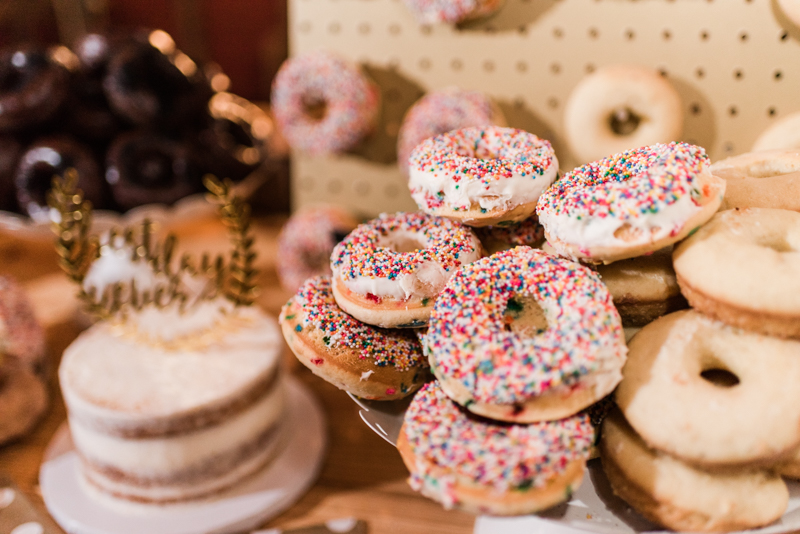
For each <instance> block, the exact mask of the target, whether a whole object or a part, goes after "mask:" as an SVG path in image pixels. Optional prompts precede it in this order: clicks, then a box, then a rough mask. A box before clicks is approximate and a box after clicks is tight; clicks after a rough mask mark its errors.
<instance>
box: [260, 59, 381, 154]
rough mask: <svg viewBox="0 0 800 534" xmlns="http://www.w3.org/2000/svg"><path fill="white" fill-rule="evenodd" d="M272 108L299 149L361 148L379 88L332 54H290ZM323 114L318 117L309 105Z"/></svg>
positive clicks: (278, 79)
mask: <svg viewBox="0 0 800 534" xmlns="http://www.w3.org/2000/svg"><path fill="white" fill-rule="evenodd" d="M271 104H272V110H273V113H274V114H275V119H276V121H277V122H278V124H279V125H280V127H281V131H282V133H283V135H284V136H285V137H286V140H287V141H288V142H289V144H290V145H292V147H293V148H296V149H299V150H303V151H306V152H309V153H311V154H327V153H336V152H342V151H344V150H348V149H350V148H352V147H353V146H355V145H356V144H357V143H358V142H359V141H360V140H361V139H362V138H363V137H364V136H365V135H366V134H367V133H369V132H370V131H371V130H372V128H373V127H374V125H375V120H376V117H377V113H378V104H379V96H378V90H377V88H376V87H375V86H374V85H373V84H372V83H371V82H370V81H368V80H367V79H366V78H365V77H364V75H362V74H361V72H360V71H359V70H358V68H356V67H355V66H353V65H351V64H350V63H348V62H346V61H344V60H343V59H341V58H339V57H336V56H334V55H333V54H329V53H327V52H313V53H310V54H305V55H302V56H297V57H294V58H290V59H288V60H286V61H285V62H284V64H283V65H282V66H281V68H280V70H279V71H278V74H277V75H276V76H275V80H274V82H273V84H272V99H271ZM315 106H316V107H319V108H321V109H322V112H323V116H322V117H321V118H319V119H316V118H314V117H312V116H311V115H310V114H309V112H308V108H309V107H315Z"/></svg>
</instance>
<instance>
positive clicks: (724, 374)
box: [700, 367, 739, 388]
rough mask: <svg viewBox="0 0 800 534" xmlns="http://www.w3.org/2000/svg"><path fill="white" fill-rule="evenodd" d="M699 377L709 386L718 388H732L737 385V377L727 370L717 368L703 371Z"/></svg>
mask: <svg viewBox="0 0 800 534" xmlns="http://www.w3.org/2000/svg"><path fill="white" fill-rule="evenodd" d="M700 377H701V378H703V380H705V381H706V382H709V383H710V384H713V385H714V386H716V387H720V388H732V387H733V386H736V385H738V384H739V377H738V376H736V375H735V374H733V373H732V372H730V371H728V370H727V369H722V368H719V367H712V368H711V369H705V370H704V371H702V372H701V373H700Z"/></svg>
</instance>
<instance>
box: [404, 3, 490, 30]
mask: <svg viewBox="0 0 800 534" xmlns="http://www.w3.org/2000/svg"><path fill="white" fill-rule="evenodd" d="M404 2H405V4H406V7H408V9H409V10H411V12H412V13H413V14H414V18H416V19H417V21H418V22H419V23H420V24H437V23H442V22H444V23H451V24H455V23H458V22H467V21H469V20H474V19H479V18H483V17H487V16H489V15H491V14H492V13H494V12H495V11H497V10H498V9H500V6H502V5H503V0H404Z"/></svg>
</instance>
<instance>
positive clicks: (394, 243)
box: [385, 233, 425, 254]
mask: <svg viewBox="0 0 800 534" xmlns="http://www.w3.org/2000/svg"><path fill="white" fill-rule="evenodd" d="M385 246H386V247H387V248H390V249H392V250H393V251H395V252H399V253H400V254H405V253H407V252H416V251H418V250H422V249H424V248H425V242H424V241H423V240H422V239H421V238H420V236H418V235H415V234H399V233H398V234H395V235H392V236H391V239H389V240H388V241H387V243H386V245H385Z"/></svg>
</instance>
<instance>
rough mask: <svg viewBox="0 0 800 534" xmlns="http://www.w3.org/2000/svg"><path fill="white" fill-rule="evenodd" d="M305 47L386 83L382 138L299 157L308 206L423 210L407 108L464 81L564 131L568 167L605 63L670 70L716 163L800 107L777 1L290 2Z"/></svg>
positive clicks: (510, 114)
mask: <svg viewBox="0 0 800 534" xmlns="http://www.w3.org/2000/svg"><path fill="white" fill-rule="evenodd" d="M289 35H290V50H291V54H292V55H297V54H301V53H304V52H310V51H313V50H317V49H325V50H330V51H333V52H337V53H339V54H341V55H343V56H344V57H347V58H349V59H350V60H352V61H354V62H357V63H359V64H361V65H362V66H363V67H364V69H365V70H366V72H367V73H368V74H369V75H370V76H371V77H372V79H373V80H374V81H375V82H376V83H377V84H378V85H379V86H380V88H381V93H382V103H383V105H382V116H381V119H380V124H379V126H378V128H377V130H376V132H375V133H374V135H373V136H372V137H371V138H369V139H368V140H366V141H365V142H364V143H363V144H362V146H360V147H359V148H358V149H357V150H355V151H354V152H353V153H352V154H346V155H340V156H336V157H326V158H311V157H308V156H305V155H302V154H294V155H293V168H292V195H293V204H294V206H295V207H300V206H302V205H305V204H308V203H312V202H319V201H327V202H334V203H338V204H342V205H345V206H348V207H350V208H353V209H356V210H359V211H361V212H362V213H364V214H365V215H374V214H377V213H379V212H380V211H392V210H403V209H415V204H414V203H413V201H412V200H411V198H410V196H409V194H408V191H407V189H406V185H405V183H406V181H405V177H404V176H403V174H402V173H401V172H400V171H399V169H398V168H397V165H396V163H395V150H396V141H397V131H398V129H399V126H400V123H401V121H402V117H403V114H404V113H405V111H406V110H407V109H408V107H410V106H411V104H413V102H414V101H415V100H416V99H417V98H419V97H420V96H421V95H422V94H424V92H426V91H428V90H433V89H440V88H444V87H447V86H451V85H455V86H458V87H461V88H464V89H474V90H479V91H483V92H484V93H486V94H488V95H490V96H492V97H493V98H494V99H495V100H496V101H497V102H498V104H499V105H500V107H501V108H502V110H503V112H504V113H505V115H506V118H507V120H508V123H509V125H511V126H514V127H518V128H522V129H525V130H528V131H530V132H533V133H535V134H537V135H539V136H541V137H544V138H546V139H550V140H551V141H552V142H553V145H554V147H555V149H556V154H557V156H558V158H559V161H560V163H561V168H562V170H569V169H571V168H573V167H574V166H575V165H576V164H577V162H576V161H575V158H574V157H573V156H572V155H571V154H570V153H569V150H568V148H567V145H566V142H565V140H564V138H563V133H562V132H563V112H564V105H565V102H566V100H567V97H568V96H569V94H570V92H571V91H572V89H573V87H574V86H575V85H576V84H577V83H578V81H580V80H581V79H582V78H583V77H584V76H585V75H586V74H587V73H590V72H592V71H593V70H594V69H596V68H597V67H600V66H604V65H609V64H615V63H632V64H638V65H644V66H649V67H652V68H654V69H657V70H659V71H661V72H662V73H663V74H664V75H665V76H667V78H668V79H669V80H670V81H671V82H672V84H673V86H674V87H675V88H676V89H677V90H678V93H679V94H680V95H681V98H682V101H683V107H684V113H685V120H684V123H685V126H684V132H683V135H682V139H683V140H685V141H688V142H691V143H695V144H698V145H701V146H703V147H705V148H706V149H707V150H708V152H709V155H710V156H711V158H712V160H716V159H721V158H724V157H728V156H731V155H735V154H738V153H741V152H746V151H748V150H749V149H750V147H751V146H752V144H753V142H754V141H755V139H756V137H757V136H758V134H759V133H761V132H762V131H763V130H764V129H765V128H767V127H768V126H769V125H770V124H772V123H773V122H774V121H775V120H777V119H779V118H780V117H782V116H785V115H787V114H789V113H792V112H795V111H798V110H800V30H798V28H796V27H794V26H793V25H792V24H791V23H790V22H788V21H787V20H786V19H785V17H784V16H783V14H782V13H781V12H780V10H779V8H778V7H777V6H776V5H775V2H774V0H772V1H771V0H638V1H637V0H506V2H505V5H504V6H503V7H502V8H501V10H500V11H499V12H498V13H497V14H495V15H494V16H492V17H491V18H488V19H484V20H482V21H477V22H472V23H468V24H463V25H460V26H457V27H456V26H449V25H437V26H422V25H420V24H418V23H417V22H416V21H415V19H414V18H413V16H412V14H411V13H410V12H409V11H408V9H407V8H406V7H405V4H404V3H403V2H402V1H401V0H289Z"/></svg>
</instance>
